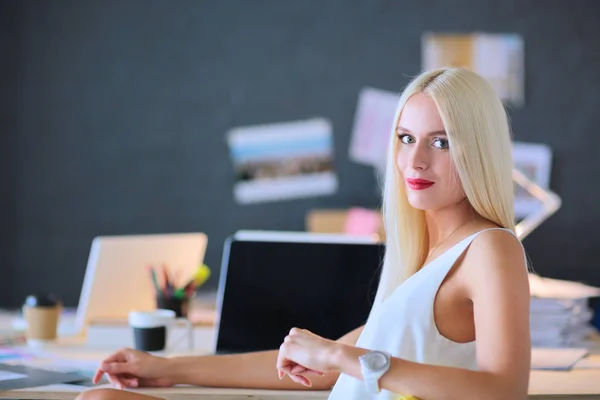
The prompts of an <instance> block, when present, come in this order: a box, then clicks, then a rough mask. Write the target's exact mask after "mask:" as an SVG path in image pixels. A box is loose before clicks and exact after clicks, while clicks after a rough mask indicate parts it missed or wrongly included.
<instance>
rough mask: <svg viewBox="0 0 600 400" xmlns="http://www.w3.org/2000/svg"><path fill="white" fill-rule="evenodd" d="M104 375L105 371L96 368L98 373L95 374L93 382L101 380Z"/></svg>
mask: <svg viewBox="0 0 600 400" xmlns="http://www.w3.org/2000/svg"><path fill="white" fill-rule="evenodd" d="M102 375H104V371H102V370H101V369H100V368H98V369H97V370H96V373H95V374H94V377H93V378H92V382H94V383H95V384H96V383H98V382H100V379H102Z"/></svg>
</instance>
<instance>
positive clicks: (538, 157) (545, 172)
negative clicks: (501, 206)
mask: <svg viewBox="0 0 600 400" xmlns="http://www.w3.org/2000/svg"><path fill="white" fill-rule="evenodd" d="M513 164H514V167H515V168H516V169H518V170H519V171H520V172H521V173H522V174H523V175H525V177H526V178H528V179H530V180H531V181H532V182H534V183H535V184H536V185H537V186H539V187H540V188H542V189H549V186H550V172H551V165H552V150H551V149H550V146H548V145H546V144H541V143H524V142H513ZM541 207H543V204H542V203H541V202H540V200H539V199H537V198H535V197H534V196H533V195H531V194H530V193H529V192H528V191H527V190H525V189H524V188H522V187H521V186H519V185H517V184H515V217H516V218H517V219H521V218H525V217H527V216H528V215H530V214H533V213H535V212H537V211H538V210H539V209H540V208H541Z"/></svg>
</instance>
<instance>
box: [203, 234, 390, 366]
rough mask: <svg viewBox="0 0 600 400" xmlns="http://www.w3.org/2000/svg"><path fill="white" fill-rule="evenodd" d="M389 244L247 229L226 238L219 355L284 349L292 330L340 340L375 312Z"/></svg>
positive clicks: (220, 293) (220, 291) (218, 320)
mask: <svg viewBox="0 0 600 400" xmlns="http://www.w3.org/2000/svg"><path fill="white" fill-rule="evenodd" d="M383 252H384V245H383V244H382V243H378V242H376V241H375V240H374V239H373V238H371V237H354V236H347V235H337V234H311V233H295V232H294V233H286V232H239V233H238V234H236V235H235V236H232V237H229V238H228V239H227V240H226V241H225V246H224V251H223V263H222V267H221V275H220V281H219V288H218V297H217V317H216V335H215V343H214V351H215V353H217V354H227V353H240V352H249V351H260V350H270V349H277V348H278V347H279V346H280V345H281V343H282V341H283V339H284V337H285V336H286V335H287V334H288V332H289V330H290V329H291V328H292V327H299V328H303V329H308V330H310V331H312V332H314V333H316V334H318V335H321V336H323V337H326V338H329V339H338V338H339V337H341V336H343V335H344V334H346V333H348V332H349V331H351V330H353V329H355V328H357V327H358V326H360V325H363V324H364V323H365V322H366V320H367V318H368V315H369V312H370V310H371V306H372V304H373V300H374V298H375V292H376V290H377V284H378V281H379V272H380V267H381V264H382V261H383Z"/></svg>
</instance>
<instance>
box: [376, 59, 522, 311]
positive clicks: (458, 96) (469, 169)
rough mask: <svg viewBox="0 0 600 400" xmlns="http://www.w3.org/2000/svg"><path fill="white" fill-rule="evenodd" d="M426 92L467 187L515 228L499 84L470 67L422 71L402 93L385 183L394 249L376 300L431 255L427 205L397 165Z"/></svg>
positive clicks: (494, 216) (480, 206)
mask: <svg viewBox="0 0 600 400" xmlns="http://www.w3.org/2000/svg"><path fill="white" fill-rule="evenodd" d="M419 92H422V93H424V94H426V95H428V96H429V97H430V98H431V99H433V101H434V102H435V104H436V106H437V109H438V112H439V113H440V116H441V118H442V122H443V124H444V128H445V131H446V133H447V135H448V142H449V144H450V157H451V159H452V162H453V165H454V167H455V168H456V170H457V172H458V175H459V177H460V181H461V183H462V186H463V190H464V192H465V194H466V197H467V199H468V201H469V202H470V204H471V206H472V207H473V208H474V209H475V211H476V212H477V213H478V214H479V215H481V216H482V217H484V218H486V219H488V220H490V221H492V222H494V223H496V224H498V225H500V226H501V227H504V228H507V229H510V230H512V231H513V232H514V229H515V221H514V206H513V202H514V186H513V181H512V166H513V162H512V151H511V133H510V128H509V123H508V116H507V114H506V110H505V109H504V106H503V104H502V102H501V101H500V99H499V98H498V96H497V94H496V92H495V90H494V89H493V88H492V86H491V85H490V84H489V83H488V82H487V81H486V80H485V79H483V78H482V77H481V76H479V75H478V74H476V73H474V72H472V71H470V70H467V69H462V68H440V69H435V70H431V71H426V72H423V73H421V74H420V75H419V76H417V77H416V78H414V79H413V80H412V81H411V82H410V83H409V85H408V86H407V87H406V88H405V90H404V91H403V92H402V95H401V96H400V100H399V102H398V107H397V109H396V115H395V118H394V124H393V128H392V132H391V134H390V141H389V147H388V155H387V165H386V170H385V176H384V182H383V183H384V188H383V204H382V212H383V220H384V225H385V231H386V252H385V256H384V261H383V269H382V272H381V276H380V282H379V287H378V290H377V296H376V298H375V305H377V304H379V303H381V302H382V301H383V300H385V299H386V298H387V297H388V296H389V295H390V294H391V293H392V292H393V291H394V289H395V288H396V287H398V285H400V284H401V283H402V282H403V281H404V280H406V279H407V278H409V277H410V276H411V275H413V274H414V273H415V272H417V271H418V270H419V269H420V268H421V267H422V265H423V263H424V262H425V259H426V257H427V251H428V248H429V243H428V241H429V235H428V232H427V225H426V223H425V212H424V211H423V210H418V209H416V208H414V207H412V206H411V205H410V204H409V202H408V199H407V195H406V191H405V186H404V184H403V181H402V178H401V175H400V172H399V171H398V167H397V166H396V151H397V149H398V137H397V133H396V127H397V124H398V121H399V119H400V115H401V113H402V109H403V108H404V105H405V104H406V102H407V100H408V99H409V98H410V96H412V95H413V94H415V93H419Z"/></svg>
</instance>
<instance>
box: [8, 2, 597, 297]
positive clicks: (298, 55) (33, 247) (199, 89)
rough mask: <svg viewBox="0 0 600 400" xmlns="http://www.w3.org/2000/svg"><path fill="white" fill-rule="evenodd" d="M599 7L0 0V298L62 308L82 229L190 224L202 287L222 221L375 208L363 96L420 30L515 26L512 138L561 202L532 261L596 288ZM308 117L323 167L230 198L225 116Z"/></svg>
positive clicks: (232, 223)
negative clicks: (517, 59)
mask: <svg viewBox="0 0 600 400" xmlns="http://www.w3.org/2000/svg"><path fill="white" fill-rule="evenodd" d="M599 17H600V2H598V1H597V0H575V1H567V0H528V1H502V2H494V1H476V0H457V1H453V2H448V1H432V0H430V1H426V0H420V1H400V0H398V1H389V0H388V1H385V0H369V1H365V0H363V1H359V0H345V1H341V0H329V1H316V0H305V1H267V0H264V1H258V0H257V1H241V0H239V1H232V0H226V1H208V0H206V1H204V0H197V1H192V0H187V1H183V0H182V1H158V0H157V1H138V0H126V1H122V0H119V1H117V0H106V1H101V0H86V1H66V0H48V1H34V0H20V1H18V0H4V1H2V2H1V3H0V46H1V53H0V54H1V55H2V62H1V63H0V82H1V86H2V90H1V91H0V104H1V107H0V131H1V135H0V152H1V153H0V165H1V167H0V176H1V181H2V183H3V184H2V190H1V191H0V221H1V223H0V246H1V247H0V271H1V272H0V286H1V287H0V289H1V290H0V308H2V307H14V306H18V305H20V304H22V301H23V299H24V298H25V296H26V295H28V294H29V293H31V292H36V291H44V292H47V291H50V292H53V293H56V294H58V295H59V296H60V297H61V298H62V299H63V301H64V303H65V305H67V306H76V305H77V301H78V298H79V293H80V290H81V283H82V281H83V277H84V272H85V267H86V263H87V258H88V254H89V251H90V245H91V241H92V239H93V238H94V237H95V236H98V235H122V234H140V233H165V232H191V231H201V232H205V233H206V234H207V235H208V249H207V252H206V257H205V262H206V264H208V265H209V266H210V267H211V268H212V269H213V275H212V277H211V279H210V280H209V281H208V282H207V284H206V285H205V286H204V287H203V288H202V290H214V289H215V288H216V285H217V280H218V272H219V268H220V264H221V255H222V251H223V242H224V240H225V238H226V237H227V236H228V235H231V234H232V233H234V232H235V231H236V230H239V229H276V230H304V229H305V228H306V215H307V213H308V212H310V210H314V209H348V208H351V207H363V208H367V209H376V208H377V207H379V206H380V188H379V184H378V182H377V179H376V173H375V169H374V167H373V166H369V165H366V164H364V163H359V162H356V161H355V160H352V159H351V157H350V156H349V148H350V145H351V141H352V132H353V127H354V122H355V115H356V111H357V104H358V99H359V94H360V93H361V90H362V89H363V88H365V87H372V88H377V89H380V90H384V91H388V92H391V93H399V92H401V91H402V89H403V88H404V86H405V85H406V84H407V83H408V82H409V80H410V78H411V77H413V76H415V75H417V74H418V73H419V72H420V70H421V68H422V65H423V64H422V38H423V35H424V33H426V32H443V33H446V32H450V33H471V32H486V33H492V34H493V33H511V34H517V35H519V37H520V38H521V39H522V41H523V43H524V52H523V56H524V59H523V65H524V69H523V77H524V80H523V93H524V102H523V103H522V104H520V105H518V106H508V110H509V114H510V119H511V123H512V129H513V134H514V139H515V140H518V141H523V142H531V143H538V144H544V145H547V146H548V147H549V148H550V149H551V150H552V164H551V170H550V181H549V185H548V186H549V188H550V189H551V190H552V191H554V192H555V193H557V194H558V195H559V196H560V197H561V199H562V207H561V208H560V210H558V212H557V213H556V214H554V215H553V216H551V217H550V218H549V219H548V220H547V221H545V222H544V223H543V224H542V225H541V226H539V227H538V228H537V229H536V230H535V231H534V232H532V233H531V234H530V235H529V236H527V237H526V238H525V239H524V244H525V247H526V250H527V251H528V254H529V257H530V259H531V262H532V266H533V268H534V269H535V270H536V271H537V272H538V273H540V274H542V275H544V276H548V277H555V278H560V279H569V280H576V281H581V282H585V283H588V284H592V285H600V269H599V268H598V262H599V261H598V260H600V250H599V249H600V247H599V246H598V240H599V239H600V233H599V229H598V223H600V210H599V209H598V205H600V178H598V176H599V173H600V157H599V156H598V154H597V153H598V143H599V142H598V130H599V129H600V95H599V93H600V74H599V71H600V45H599V44H598V43H599V39H600V23H599V22H598V21H599V20H600V19H599ZM312 118H324V119H325V120H326V121H327V123H328V124H329V125H328V126H329V128H328V129H330V130H331V134H332V136H331V138H332V143H331V145H332V151H333V153H332V161H331V163H330V164H327V170H329V169H332V170H333V171H334V172H335V176H336V182H335V184H333V185H332V186H330V188H329V190H325V191H323V193H322V194H321V195H317V196H306V197H301V198H291V199H285V200H280V201H258V202H251V203H244V202H240V201H238V200H236V196H235V195H234V186H235V184H236V182H237V179H238V176H239V174H238V172H237V171H236V169H235V165H234V163H233V160H232V155H231V154H232V152H231V151H230V147H229V144H228V140H227V133H228V132H230V131H231V130H232V129H234V128H236V127H242V126H255V125H261V124H271V123H280V122H286V121H301V120H309V119H312ZM315 168H316V167H315Z"/></svg>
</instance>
